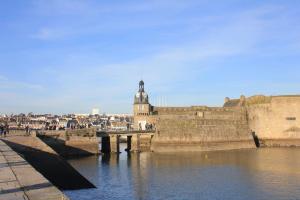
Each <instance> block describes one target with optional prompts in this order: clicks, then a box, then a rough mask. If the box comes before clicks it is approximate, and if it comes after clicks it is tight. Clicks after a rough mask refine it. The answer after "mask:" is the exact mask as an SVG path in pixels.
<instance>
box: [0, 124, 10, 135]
mask: <svg viewBox="0 0 300 200" xmlns="http://www.w3.org/2000/svg"><path fill="white" fill-rule="evenodd" d="M7 134H9V125H8V124H0V136H1V137H2V136H4V137H6V135H7Z"/></svg>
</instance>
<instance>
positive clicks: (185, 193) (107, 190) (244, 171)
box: [64, 148, 300, 200]
mask: <svg viewBox="0 0 300 200" xmlns="http://www.w3.org/2000/svg"><path fill="white" fill-rule="evenodd" d="M69 162H70V163H71V164H72V165H73V166H74V167H75V168H76V169H77V170H79V171H80V172H81V173H82V174H83V175H84V176H85V177H87V178H88V179H89V180H90V181H92V182H93V183H94V184H95V185H96V186H97V188H96V189H88V190H77V191H64V192H65V194H67V196H69V197H70V198H71V199H72V200H85V199H103V200H105V199H110V200H165V199H176V200H177V199H178V200H194V199H195V200H196V199H197V200H198V199H203V200H205V199H220V200H221V199H228V200H245V199H249V200H250V199H251V200H252V199H266V200H270V199H279V200H281V199H282V200H287V199H291V200H292V199H300V149H299V148H265V149H264V148H261V149H252V150H235V151H223V152H208V153H176V154H157V153H140V154H127V153H125V152H122V153H121V154H120V155H119V156H117V155H111V156H99V157H88V158H82V159H76V160H69Z"/></svg>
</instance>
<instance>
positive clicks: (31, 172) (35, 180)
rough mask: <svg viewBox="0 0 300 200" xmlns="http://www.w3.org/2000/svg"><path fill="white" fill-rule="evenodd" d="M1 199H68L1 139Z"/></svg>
mask: <svg viewBox="0 0 300 200" xmlns="http://www.w3.org/2000/svg"><path fill="white" fill-rule="evenodd" d="M0 166H1V167H0V199H3V200H66V199H68V198H67V197H66V196H65V195H64V194H63V193H62V192H61V191H60V190H59V189H57V188H56V187H55V186H53V185H52V183H50V182H49V181H48V180H47V179H46V178H45V177H43V176H42V175H41V174H40V173H39V172H38V171H36V170H35V169H34V168H33V167H32V166H31V165H29V164H28V163H27V161H25V160H24V159H23V158H22V157H21V156H19V155H18V154H17V153H16V152H15V151H13V150H12V149H11V148H10V147H9V146H8V145H6V144H5V143H4V142H3V141H1V140H0Z"/></svg>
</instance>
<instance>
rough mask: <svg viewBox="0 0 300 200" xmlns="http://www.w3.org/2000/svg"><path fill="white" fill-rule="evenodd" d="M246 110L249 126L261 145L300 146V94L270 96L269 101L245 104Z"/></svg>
mask: <svg viewBox="0 0 300 200" xmlns="http://www.w3.org/2000/svg"><path fill="white" fill-rule="evenodd" d="M247 111H248V121H249V127H250V129H251V130H252V131H253V132H255V134H256V135H257V137H258V138H259V140H260V141H261V143H262V145H265V146H300V96H277V97H272V98H271V101H270V103H265V104H252V105H249V106H247ZM287 141H288V142H287ZM293 141H294V142H293Z"/></svg>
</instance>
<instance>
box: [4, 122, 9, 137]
mask: <svg viewBox="0 0 300 200" xmlns="http://www.w3.org/2000/svg"><path fill="white" fill-rule="evenodd" d="M5 134H7V135H8V134H9V125H8V123H6V124H5Z"/></svg>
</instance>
